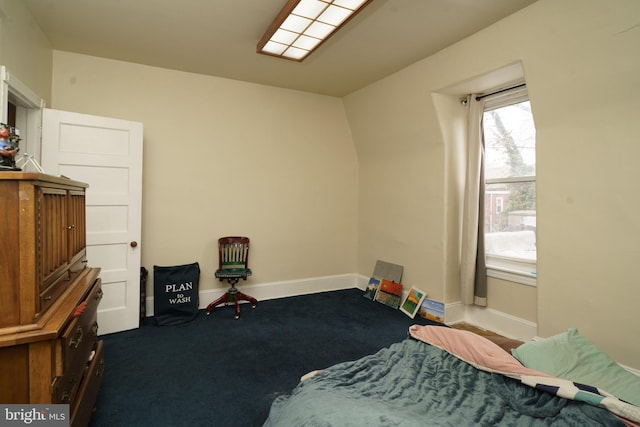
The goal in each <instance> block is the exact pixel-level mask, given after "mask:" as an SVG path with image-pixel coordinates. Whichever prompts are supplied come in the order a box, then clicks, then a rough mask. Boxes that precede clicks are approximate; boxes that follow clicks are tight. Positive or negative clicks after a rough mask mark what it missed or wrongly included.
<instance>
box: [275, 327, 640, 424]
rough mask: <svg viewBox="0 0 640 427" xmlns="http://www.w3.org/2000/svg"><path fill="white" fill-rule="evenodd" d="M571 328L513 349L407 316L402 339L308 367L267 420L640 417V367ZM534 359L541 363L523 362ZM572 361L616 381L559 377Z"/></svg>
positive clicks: (584, 420)
mask: <svg viewBox="0 0 640 427" xmlns="http://www.w3.org/2000/svg"><path fill="white" fill-rule="evenodd" d="M578 338H579V339H580V340H583V341H585V342H586V340H584V338H583V337H581V336H580V335H579V333H578V332H577V330H575V329H571V330H569V331H567V332H566V333H564V334H560V335H559V336H556V337H552V338H549V339H547V340H542V341H534V342H531V343H524V344H522V345H520V346H517V347H515V348H514V349H513V350H512V351H513V355H512V354H511V352H510V351H508V350H509V349H507V351H505V346H504V345H501V344H500V343H496V342H492V341H490V340H489V339H487V338H485V337H482V336H479V335H476V334H474V333H472V332H468V331H463V330H457V329H453V328H448V327H444V326H419V325H414V326H411V327H410V328H409V334H408V337H407V339H405V340H403V341H402V342H399V343H395V344H393V345H391V346H389V347H387V348H384V349H382V350H380V351H378V352H377V353H375V354H373V355H369V356H366V357H363V358H361V359H358V360H355V361H350V362H344V363H340V364H337V365H334V366H332V367H329V368H327V369H324V370H321V371H313V372H311V373H309V374H307V375H305V376H304V377H303V379H302V380H301V382H300V383H299V384H298V385H297V386H296V388H295V389H294V390H293V391H292V392H291V393H290V394H289V395H285V396H280V397H278V398H277V399H276V400H275V401H274V402H273V403H272V406H271V410H270V413H269V417H268V418H267V420H266V422H265V424H264V426H265V427H285V426H286V427H291V426H296V427H303V426H307V427H310V426H318V427H320V426H322V427H331V426H336V427H337V426H340V427H345V426H407V427H410V426H420V427H424V426H457V427H460V426H495V425H507V426H516V425H517V426H520V425H527V426H543V425H545V426H546V425H553V426H564V425H566V426H579V427H583V426H591V425H603V426H624V425H629V426H638V425H640V423H639V422H640V407H639V406H640V402H638V400H639V399H640V377H637V376H635V375H634V374H632V373H630V372H628V371H626V370H624V369H622V368H620V367H619V366H618V365H617V364H615V362H613V361H611V363H613V364H611V363H609V360H610V359H609V360H607V359H602V357H603V356H604V357H608V356H606V355H604V353H602V352H600V351H599V350H597V348H595V346H593V345H592V344H590V343H588V342H587V344H589V345H587V346H586V353H585V354H584V355H583V353H584V352H585V348H583V347H584V346H583V347H580V346H578V345H577V344H583V342H582V341H579V340H578V341H576V340H577V339H578ZM594 348H595V349H596V352H595V353H594V352H593V351H591V350H593V349H594ZM589 351H591V353H589ZM541 354H543V355H544V354H546V355H547V356H546V357H541V356H540V355H541ZM516 357H518V359H517V358H516ZM528 358H529V359H533V360H534V362H530V361H528V360H527V359H528ZM545 359H551V360H555V361H556V362H551V363H550V362H549V361H548V360H545ZM520 360H524V361H525V362H526V363H521V361H520ZM558 360H559V362H557V361H558ZM605 362H606V363H605ZM540 363H546V364H547V365H548V366H544V367H543V368H544V370H545V372H543V371H541V370H537V369H533V368H530V367H527V366H525V365H526V364H532V365H536V364H537V365H540ZM592 364H593V365H594V366H591V365H592ZM537 368H538V369H539V366H537ZM616 368H618V369H620V370H621V371H622V372H620V371H618V370H617V369H616ZM553 369H561V370H564V373H563V374H562V375H557V372H552V373H550V372H549V371H552V370H553ZM576 370H578V371H585V372H586V373H587V375H589V374H592V373H593V372H594V371H603V372H599V373H597V375H600V376H604V377H605V383H606V384H607V386H608V387H609V388H610V389H615V390H613V391H612V390H607V389H605V388H599V385H598V384H589V385H588V386H587V385H583V384H582V383H578V382H576V380H575V379H573V381H571V380H568V379H566V378H562V376H565V377H567V376H569V377H571V376H574V377H575V375H576V373H575V372H574V371H576ZM567 371H569V373H568V374H567ZM612 384H613V385H612ZM619 385H621V387H619ZM620 396H623V398H621V397H620Z"/></svg>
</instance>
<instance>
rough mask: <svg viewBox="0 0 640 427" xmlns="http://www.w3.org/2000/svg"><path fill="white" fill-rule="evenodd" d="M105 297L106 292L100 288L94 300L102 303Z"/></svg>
mask: <svg viewBox="0 0 640 427" xmlns="http://www.w3.org/2000/svg"><path fill="white" fill-rule="evenodd" d="M103 295H104V292H102V288H100V289H98V293H97V294H96V296H95V297H93V299H95V300H96V301H100V300H101V299H102V296H103Z"/></svg>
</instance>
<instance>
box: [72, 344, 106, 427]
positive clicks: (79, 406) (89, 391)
mask: <svg viewBox="0 0 640 427" xmlns="http://www.w3.org/2000/svg"><path fill="white" fill-rule="evenodd" d="M103 344H104V342H103V341H98V344H97V347H96V352H95V355H94V357H93V358H92V359H91V362H90V363H89V365H88V367H87V370H86V373H85V375H84V378H83V379H82V382H81V384H80V387H79V389H78V392H77V395H76V398H75V399H74V401H73V403H72V404H71V406H70V412H71V427H81V426H82V427H84V426H86V425H88V424H89V419H90V418H91V414H92V413H93V410H94V407H95V404H96V399H97V397H98V390H99V389H100V384H101V383H102V374H103V373H104V356H103V348H104V345H103Z"/></svg>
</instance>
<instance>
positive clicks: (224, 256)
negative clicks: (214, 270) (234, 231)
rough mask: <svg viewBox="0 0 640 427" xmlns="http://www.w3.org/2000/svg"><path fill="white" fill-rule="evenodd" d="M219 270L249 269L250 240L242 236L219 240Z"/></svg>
mask: <svg viewBox="0 0 640 427" xmlns="http://www.w3.org/2000/svg"><path fill="white" fill-rule="evenodd" d="M218 255H219V269H220V270H224V269H230V268H249V238H248V237H241V236H229V237H221V238H219V239H218Z"/></svg>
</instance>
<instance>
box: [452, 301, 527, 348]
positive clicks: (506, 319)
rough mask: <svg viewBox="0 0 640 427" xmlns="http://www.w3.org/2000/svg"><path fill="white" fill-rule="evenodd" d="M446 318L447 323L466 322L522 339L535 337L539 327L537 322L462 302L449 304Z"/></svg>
mask: <svg viewBox="0 0 640 427" xmlns="http://www.w3.org/2000/svg"><path fill="white" fill-rule="evenodd" d="M444 318H445V323H446V324H447V325H452V324H455V323H460V322H465V323H469V324H471V325H474V326H477V327H479V328H483V329H487V330H490V331H493V332H496V333H498V334H500V335H504V336H505V337H509V338H515V339H519V340H522V341H529V340H531V339H532V338H534V337H535V336H536V332H537V329H538V325H537V324H536V323H535V322H531V321H529V320H525V319H522V318H519V317H516V316H512V315H510V314H507V313H503V312H501V311H498V310H494V309H491V308H485V307H478V306H475V305H467V306H465V305H464V304H462V303H461V302H455V303H450V304H447V305H446V306H445V317H444Z"/></svg>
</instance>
